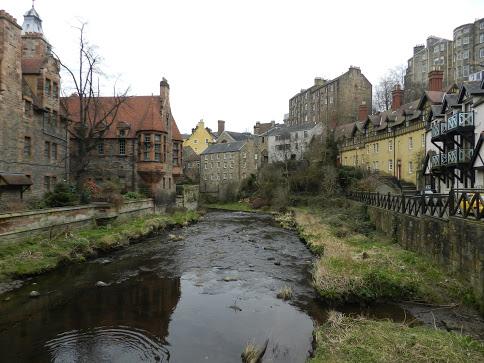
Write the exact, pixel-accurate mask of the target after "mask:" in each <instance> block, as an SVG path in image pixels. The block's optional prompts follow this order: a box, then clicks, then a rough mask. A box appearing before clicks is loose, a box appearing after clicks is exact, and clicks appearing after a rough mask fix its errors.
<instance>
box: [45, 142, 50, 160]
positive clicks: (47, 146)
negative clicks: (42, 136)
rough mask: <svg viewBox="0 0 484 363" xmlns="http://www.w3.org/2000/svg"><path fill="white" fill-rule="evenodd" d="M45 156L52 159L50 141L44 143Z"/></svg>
mask: <svg viewBox="0 0 484 363" xmlns="http://www.w3.org/2000/svg"><path fill="white" fill-rule="evenodd" d="M44 157H45V158H46V159H47V160H49V159H50V142H49V141H46V142H45V144H44Z"/></svg>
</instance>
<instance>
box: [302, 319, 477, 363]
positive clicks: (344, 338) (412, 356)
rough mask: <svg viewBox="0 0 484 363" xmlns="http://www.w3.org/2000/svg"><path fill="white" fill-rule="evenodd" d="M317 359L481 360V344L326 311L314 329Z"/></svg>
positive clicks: (424, 329)
mask: <svg viewBox="0 0 484 363" xmlns="http://www.w3.org/2000/svg"><path fill="white" fill-rule="evenodd" d="M315 336H316V343H317V346H318V348H317V350H316V354H315V357H314V358H313V359H311V360H310V362H311V363H319V362H402V363H403V362H482V361H483V359H484V345H483V344H482V343H481V342H478V341H475V340H473V339H472V338H470V337H467V336H463V335H460V334H456V333H453V332H446V331H442V330H437V329H434V328H430V327H424V326H417V327H410V326H408V325H405V324H402V323H394V322H391V321H374V320H368V319H366V318H363V317H355V318H352V317H348V316H345V315H343V314H341V313H337V312H334V311H332V312H330V313H329V316H328V320H327V322H326V323H325V324H323V325H322V326H321V327H320V328H318V329H317V331H316V334H315Z"/></svg>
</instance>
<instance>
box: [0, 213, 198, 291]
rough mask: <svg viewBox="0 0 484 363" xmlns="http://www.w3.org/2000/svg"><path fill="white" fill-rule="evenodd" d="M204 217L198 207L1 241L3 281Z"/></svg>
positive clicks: (90, 254) (123, 244)
mask: <svg viewBox="0 0 484 363" xmlns="http://www.w3.org/2000/svg"><path fill="white" fill-rule="evenodd" d="M199 218H200V215H199V213H197V212H194V211H187V212H175V213H174V214H171V215H160V214H154V215H149V216H145V217H142V218H137V219H133V220H131V221H129V222H123V223H114V224H112V225H108V226H103V227H95V228H90V229H85V230H80V231H74V232H69V233H67V234H62V235H58V236H55V237H53V238H51V239H49V238H41V237H38V238H32V239H27V240H24V241H22V242H12V243H5V244H1V245H0V282H8V281H11V280H13V279H18V278H23V277H27V276H32V275H37V274H40V273H43V272H46V271H50V270H53V269H55V268H56V267H58V266H60V265H64V264H67V263H76V262H82V261H85V260H86V259H87V258H89V257H92V256H96V255H97V254H99V253H102V252H107V251H110V250H114V249H118V248H120V247H123V246H126V245H129V244H130V243H132V242H134V241H137V240H139V239H140V238H143V237H146V236H148V235H150V234H152V233H154V232H157V231H162V230H165V229H169V228H173V227H177V226H186V225H188V224H190V223H193V222H196V221H197V220H198V219H199Z"/></svg>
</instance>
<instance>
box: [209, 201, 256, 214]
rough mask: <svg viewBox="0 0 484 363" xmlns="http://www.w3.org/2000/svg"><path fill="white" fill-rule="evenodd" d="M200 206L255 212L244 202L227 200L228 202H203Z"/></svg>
mask: <svg viewBox="0 0 484 363" xmlns="http://www.w3.org/2000/svg"><path fill="white" fill-rule="evenodd" d="M202 207H204V208H209V209H220V210H227V211H234V212H255V211H256V210H255V209H253V208H251V207H250V205H249V204H248V203H246V202H228V203H210V204H204V205H203V206H202Z"/></svg>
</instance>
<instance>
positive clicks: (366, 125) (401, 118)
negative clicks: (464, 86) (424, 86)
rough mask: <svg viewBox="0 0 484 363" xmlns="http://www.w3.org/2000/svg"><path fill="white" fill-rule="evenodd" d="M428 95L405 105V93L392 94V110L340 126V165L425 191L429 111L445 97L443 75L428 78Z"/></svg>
mask: <svg viewBox="0 0 484 363" xmlns="http://www.w3.org/2000/svg"><path fill="white" fill-rule="evenodd" d="M428 77H429V78H428V84H429V86H428V91H425V92H424V93H423V95H421V97H420V98H419V99H418V100H415V101H413V102H409V103H403V90H401V89H400V87H395V88H394V90H393V92H392V108H391V110H388V111H385V112H380V113H378V114H375V115H370V116H368V117H364V113H363V112H362V113H361V114H360V118H359V120H357V121H356V122H353V123H350V124H347V125H343V126H340V127H339V128H338V129H337V130H336V135H337V139H338V144H339V150H340V156H339V158H340V162H341V164H342V165H344V166H353V167H358V168H364V169H366V170H368V171H371V172H374V173H378V174H380V175H383V176H391V177H394V178H396V179H397V180H400V181H403V182H406V183H409V186H412V187H413V188H414V189H415V188H416V187H420V188H421V187H422V180H421V179H422V178H421V171H422V167H423V160H424V158H425V150H426V140H425V139H426V136H425V135H426V123H425V119H426V117H427V115H428V113H429V111H430V110H431V109H432V107H434V106H435V105H437V104H439V103H440V102H441V100H442V97H443V95H444V92H443V91H442V89H443V72H442V71H432V72H430V73H429V74H428Z"/></svg>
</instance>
